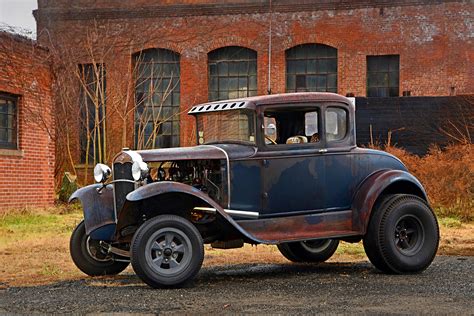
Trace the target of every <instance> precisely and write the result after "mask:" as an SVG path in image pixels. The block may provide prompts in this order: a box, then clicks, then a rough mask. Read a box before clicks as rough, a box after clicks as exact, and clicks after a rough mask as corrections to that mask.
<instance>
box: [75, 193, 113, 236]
mask: <svg viewBox="0 0 474 316" xmlns="http://www.w3.org/2000/svg"><path fill="white" fill-rule="evenodd" d="M102 187H103V185H102V184H92V185H88V186H85V187H83V188H80V189H78V190H77V191H75V192H74V193H73V194H72V195H71V197H70V198H69V203H71V202H73V201H75V200H79V201H80V202H81V205H82V209H83V211H84V224H85V226H86V234H87V235H91V237H93V236H92V235H94V234H95V235H98V234H97V232H98V229H99V228H103V230H104V231H107V232H109V233H108V234H109V236H110V235H112V234H110V232H112V231H113V229H111V228H113V227H114V226H115V211H114V189H113V186H112V185H110V184H109V185H107V186H106V187H105V188H103V189H102V190H99V189H100V188H102ZM99 235H102V236H101V238H99V239H103V240H108V239H110V238H108V236H103V234H99ZM106 235H107V234H106Z"/></svg>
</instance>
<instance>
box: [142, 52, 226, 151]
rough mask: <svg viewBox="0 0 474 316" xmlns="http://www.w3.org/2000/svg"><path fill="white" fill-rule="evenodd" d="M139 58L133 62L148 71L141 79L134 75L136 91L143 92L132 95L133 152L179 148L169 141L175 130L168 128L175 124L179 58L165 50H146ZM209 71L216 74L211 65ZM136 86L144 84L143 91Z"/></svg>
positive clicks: (176, 120) (176, 117)
mask: <svg viewBox="0 0 474 316" xmlns="http://www.w3.org/2000/svg"><path fill="white" fill-rule="evenodd" d="M140 55H141V57H142V59H140V58H138V56H135V62H137V63H139V64H140V63H142V60H148V61H149V62H148V67H150V69H151V71H150V75H149V76H148V77H145V78H144V75H143V74H140V73H139V74H137V86H136V90H140V89H141V90H142V91H143V92H142V94H141V95H139V94H136V102H137V107H136V111H135V148H137V149H143V148H161V147H166V146H168V147H169V146H179V143H174V142H172V141H171V139H172V137H174V136H176V137H177V138H179V128H177V129H175V128H171V127H172V126H173V124H175V123H177V122H179V115H178V113H179V106H180V92H179V91H180V64H179V59H180V58H179V54H177V53H175V52H173V51H170V50H166V49H149V50H145V51H143V52H141V53H140ZM209 68H210V70H209V71H210V72H212V73H213V74H214V73H217V71H218V69H217V66H216V65H215V64H213V65H210V67H209ZM140 82H146V83H147V84H145V87H146V88H142V87H141V86H143V85H141V86H140ZM151 83H153V84H151ZM140 102H141V103H140ZM140 105H141V106H140Z"/></svg>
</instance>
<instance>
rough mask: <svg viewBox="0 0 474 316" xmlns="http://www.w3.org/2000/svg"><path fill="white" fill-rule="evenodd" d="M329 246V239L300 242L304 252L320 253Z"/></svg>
mask: <svg viewBox="0 0 474 316" xmlns="http://www.w3.org/2000/svg"><path fill="white" fill-rule="evenodd" d="M330 244H331V239H321V240H305V241H302V242H301V246H303V248H304V249H305V250H306V251H309V252H312V253H320V252H321V251H324V250H325V249H326V248H328V247H329V245H330Z"/></svg>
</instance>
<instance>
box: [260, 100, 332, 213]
mask: <svg viewBox="0 0 474 316" xmlns="http://www.w3.org/2000/svg"><path fill="white" fill-rule="evenodd" d="M287 108H288V106H287ZM264 117H265V118H266V120H265V121H264V126H265V128H268V127H271V128H274V127H275V126H276V130H277V133H278V135H277V136H276V137H275V136H274V135H270V136H272V137H273V142H272V141H270V140H269V139H268V137H266V138H267V139H266V143H265V145H264V148H263V151H262V153H261V155H260V156H261V165H262V169H261V173H262V181H263V190H262V191H263V193H262V211H261V216H260V217H273V216H282V215H297V214H303V213H311V212H315V211H317V210H318V209H321V208H323V207H324V205H325V202H324V201H325V199H326V197H325V194H326V193H325V182H326V181H325V177H326V175H325V167H324V164H325V161H324V159H323V158H322V155H323V153H324V150H323V149H324V146H323V144H322V142H321V141H319V139H313V141H314V142H311V138H312V137H313V138H315V135H316V134H317V132H318V126H320V124H321V123H320V115H319V108H318V107H317V106H315V105H312V106H307V107H302V108H293V107H291V108H290V109H287V110H284V109H279V108H268V109H265V110H264ZM271 119H272V120H271ZM285 124H289V125H288V126H285ZM267 136H269V135H267ZM300 136H302V137H304V138H306V141H305V142H295V143H292V142H291V140H290V139H291V138H292V137H298V138H299V137H300ZM317 138H319V137H317ZM301 139H303V138H300V140H301Z"/></svg>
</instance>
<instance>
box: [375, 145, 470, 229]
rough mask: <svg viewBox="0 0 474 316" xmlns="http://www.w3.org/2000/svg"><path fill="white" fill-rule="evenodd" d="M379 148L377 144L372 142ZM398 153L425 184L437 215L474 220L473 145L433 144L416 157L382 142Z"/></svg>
mask: <svg viewBox="0 0 474 316" xmlns="http://www.w3.org/2000/svg"><path fill="white" fill-rule="evenodd" d="M374 147H376V148H379V149H380V146H374ZM383 147H384V148H383V149H384V150H385V151H387V152H389V153H391V154H393V155H395V156H397V157H398V158H400V160H402V161H403V163H404V164H405V165H406V166H407V168H408V170H410V172H411V173H413V174H414V175H415V176H416V177H417V178H418V179H419V180H420V181H421V183H422V184H423V186H424V187H425V189H426V191H427V193H428V197H429V199H430V203H431V205H432V206H433V207H434V209H435V211H436V213H437V214H438V216H455V217H457V218H459V219H461V220H463V221H467V222H469V221H473V220H474V147H473V145H472V144H458V145H451V146H448V147H447V148H445V149H444V150H440V149H439V148H437V147H432V148H431V149H430V151H429V152H428V154H427V155H425V156H423V157H419V156H416V155H413V154H410V153H408V152H407V151H405V150H403V149H401V148H398V147H395V146H390V145H388V146H383Z"/></svg>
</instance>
